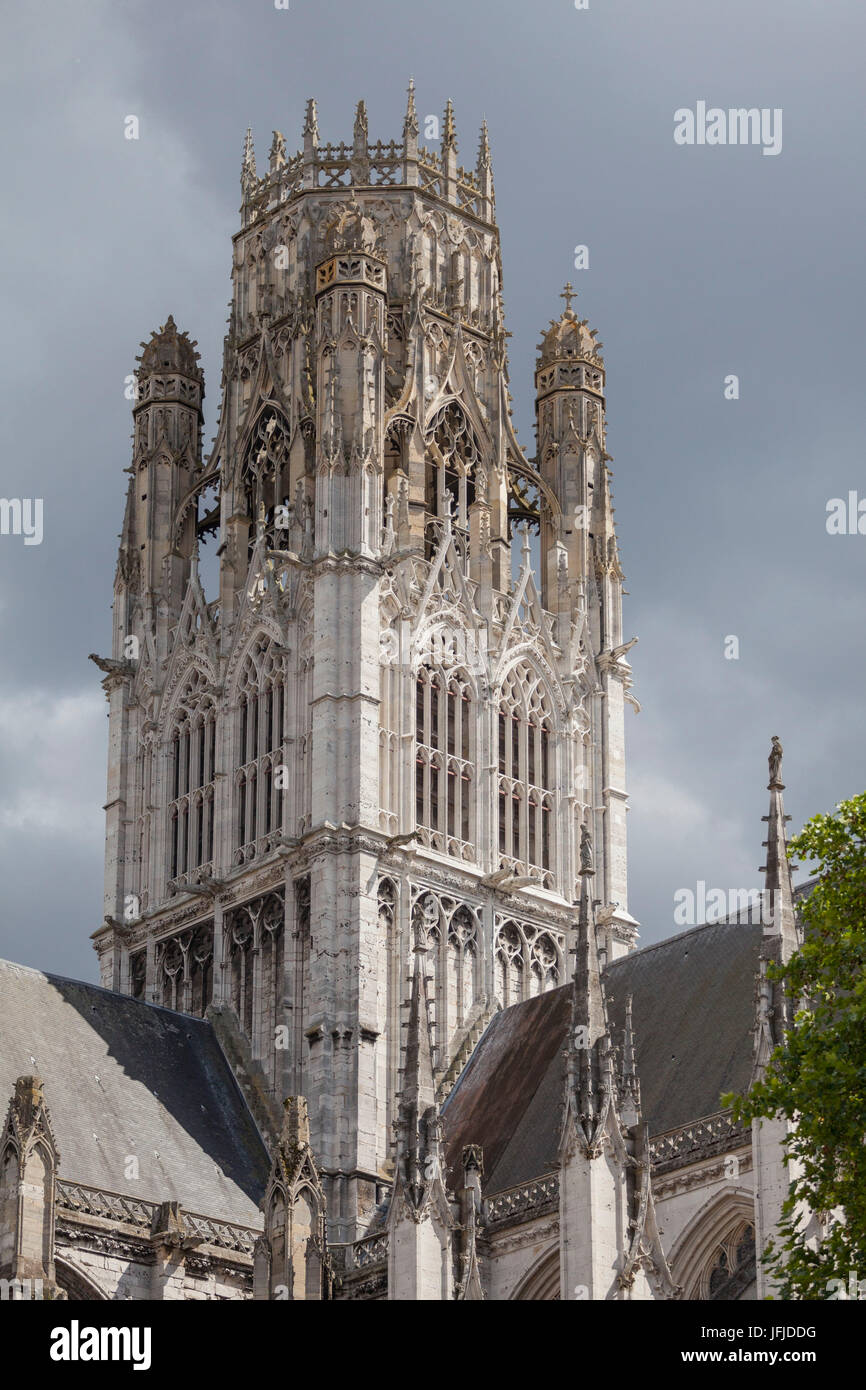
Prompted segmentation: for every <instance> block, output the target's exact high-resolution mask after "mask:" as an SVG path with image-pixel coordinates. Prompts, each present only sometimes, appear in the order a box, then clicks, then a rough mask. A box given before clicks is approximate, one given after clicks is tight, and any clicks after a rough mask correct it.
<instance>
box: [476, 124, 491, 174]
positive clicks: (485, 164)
mask: <svg viewBox="0 0 866 1390" xmlns="http://www.w3.org/2000/svg"><path fill="white" fill-rule="evenodd" d="M489 168H490V136H489V134H488V131H487V122H486V121H482V122H481V136H480V139H479V142H478V173H479V175H480V174H481V171H482V170H483V169H489Z"/></svg>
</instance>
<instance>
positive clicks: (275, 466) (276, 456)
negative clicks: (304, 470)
mask: <svg viewBox="0 0 866 1390" xmlns="http://www.w3.org/2000/svg"><path fill="white" fill-rule="evenodd" d="M290 439H291V432H290V429H289V422H288V421H287V419H286V417H285V415H284V414H283V412H282V411H281V410H280V409H279V408H278V407H277V406H276V405H273V404H270V403H269V404H268V405H266V406H265V407H264V408H263V409H262V410H261V411H260V412H259V415H258V418H257V419H256V422H255V424H254V425H253V429H252V433H251V435H250V437H249V440H248V441H247V447H246V451H245V453H244V464H243V470H242V473H241V483H242V486H243V495H244V505H245V507H246V513H247V516H248V517H249V518H250V521H251V523H252V524H251V526H250V534H249V551H250V554H252V548H253V546H254V544H255V540H256V527H257V523H258V520H259V516H260V513H261V509H262V508H264V518H265V534H266V536H267V538H268V544H269V545H270V546H271V547H272V548H274V549H278V548H279V546H280V535H279V533H277V532H276V531H275V528H274V522H275V509H276V507H277V506H278V505H280V504H283V505H287V504H288V501H289V492H290V480H289V443H290ZM282 541H285V535H283V536H282Z"/></svg>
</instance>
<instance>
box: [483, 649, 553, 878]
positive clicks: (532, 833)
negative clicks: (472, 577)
mask: <svg viewBox="0 0 866 1390" xmlns="http://www.w3.org/2000/svg"><path fill="white" fill-rule="evenodd" d="M496 747H497V773H498V837H499V856H500V868H510V869H513V870H514V871H515V872H517V873H520V874H527V873H534V874H537V875H538V877H539V878H540V880H541V882H542V884H543V885H544V887H546V888H551V889H552V888H554V887H555V870H556V864H555V836H554V815H555V791H554V787H555V769H554V765H553V764H554V742H553V712H552V709H551V706H550V700H549V697H548V695H547V692H546V690H545V688H544V685H543V683H542V681H541V679H540V678H539V676H538V675H537V673H536V672H535V671H534V670H533V669H532V667H531V666H530V665H529V664H528V662H519V663H518V664H517V666H515V667H512V669H511V671H510V672H509V673H508V675H507V676H506V678H505V681H504V683H503V686H502V690H501V693H500V697H499V704H498V709H497V731H496Z"/></svg>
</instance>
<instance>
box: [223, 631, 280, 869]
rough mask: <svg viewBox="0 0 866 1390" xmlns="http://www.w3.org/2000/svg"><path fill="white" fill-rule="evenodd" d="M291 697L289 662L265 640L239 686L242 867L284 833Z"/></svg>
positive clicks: (237, 790) (238, 845)
mask: <svg viewBox="0 0 866 1390" xmlns="http://www.w3.org/2000/svg"><path fill="white" fill-rule="evenodd" d="M285 695H286V672H285V660H284V658H283V657H282V656H280V655H278V654H277V653H276V652H275V651H274V645H273V643H272V642H271V641H270V640H269V639H268V638H266V637H261V638H259V639H258V640H257V641H256V642H255V643H254V644H253V646H252V647H251V648H250V650H249V652H248V653H247V655H246V657H245V658H244V662H243V666H242V668H241V674H240V680H239V682H238V698H237V716H236V718H237V749H238V752H237V770H236V774H235V786H234V796H235V817H234V823H235V834H234V839H235V851H234V861H235V863H236V864H244V863H247V862H248V861H249V860H252V859H255V858H256V857H259V856H261V855H262V854H266V853H267V852H268V851H269V850H271V849H273V848H274V846H275V845H276V844H277V842H278V839H279V836H280V834H281V832H282V829H283V818H284V801H285V795H286V777H287V768H286V763H285V756H284V755H285V744H284V737H285V732H284V730H285V717H286V711H285Z"/></svg>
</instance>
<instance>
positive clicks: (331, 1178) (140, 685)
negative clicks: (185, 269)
mask: <svg viewBox="0 0 866 1390" xmlns="http://www.w3.org/2000/svg"><path fill="white" fill-rule="evenodd" d="M241 188H242V195H243V201H242V209H241V227H240V230H239V231H238V232H237V233H236V235H235V237H234V256H233V277H232V278H233V296H232V306H231V317H230V320H229V329H228V333H227V336H226V339H225V348H224V358H223V372H222V382H221V392H222V400H221V408H220V418H219V427H218V430H217V434H216V438H215V441H214V445H213V448H212V450H211V452H210V454H209V455H208V456H207V457H206V458H205V457H203V455H202V449H201V425H202V397H203V395H204V384H203V376H202V372H201V370H200V368H199V366H198V355H197V353H196V352H195V344H194V343H191V342H190V341H189V339H188V338H187V336H186V335H185V334H184V333H181V332H179V331H178V329H177V327H176V326H175V324H174V321H173V320H172V319H171V318H169V319H168V320H167V322H166V323H165V325H164V327H163V328H162V329H161V330H160V331H159V332H157V333H154V334H153V336H152V338H151V340H150V341H149V342H148V343H147V344H146V345H144V348H143V352H142V355H141V357H140V359H139V369H138V373H137V394H136V400H135V404H134V409H133V417H134V422H135V434H134V447H133V459H132V465H131V467H130V469H129V470H128V471H129V473H130V482H129V493H128V499H127V505H126V517H125V521H124V527H123V533H122V539H121V546H120V555H119V561H118V568H117V577H116V581H115V590H114V639H113V643H114V644H113V652H112V656H111V658H110V659H102V658H98V659H97V661H98V664H99V665H100V666H101V668H102V669H103V670H104V671H105V673H106V674H105V680H104V686H105V689H106V693H107V695H108V699H109V703H110V724H109V728H110V753H109V775H108V782H109V786H108V801H107V836H106V881H105V921H104V924H103V926H102V927H101V928H100V929H99V930H98V931H97V932H96V933H95V937H94V939H95V944H96V949H97V951H98V953H99V958H100V963H101V970H102V979H103V983H104V984H106V985H108V986H110V987H113V988H116V989H120V990H122V991H126V992H128V993H131V994H133V995H136V996H138V997H140V998H143V999H146V1000H148V1001H149V1002H151V1003H155V1004H161V1005H163V1006H166V1007H169V1008H172V1009H177V1010H180V1011H184V1012H189V1013H193V1014H204V1013H205V1011H206V1010H207V1011H208V1013H209V1016H210V1017H212V1018H213V1019H214V1023H215V1026H217V1027H220V1028H222V1029H223V1030H224V1039H225V1042H226V1047H227V1050H228V1051H229V1054H230V1056H232V1058H233V1060H234V1061H235V1063H236V1069H237V1072H238V1075H239V1077H241V1079H242V1081H243V1084H245V1086H246V1087H247V1088H248V1091H254V1092H255V1094H256V1095H257V1097H258V1103H259V1110H258V1112H257V1113H258V1114H259V1115H260V1117H261V1118H260V1123H262V1125H263V1127H264V1128H265V1129H267V1128H268V1125H269V1123H270V1120H271V1119H272V1118H273V1116H274V1114H275V1112H276V1108H277V1105H278V1103H279V1102H280V1101H282V1099H283V1097H284V1096H285V1095H288V1094H292V1095H303V1096H305V1097H306V1098H307V1102H308V1106H309V1113H310V1124H311V1140H312V1144H313V1147H314V1150H315V1152H316V1154H317V1157H318V1160H319V1166H320V1170H321V1173H322V1178H323V1183H324V1186H325V1190H326V1193H327V1198H328V1205H329V1211H328V1223H329V1234H330V1238H331V1239H332V1240H337V1241H340V1240H343V1241H345V1240H351V1239H354V1238H356V1237H357V1236H358V1235H360V1234H362V1233H363V1232H364V1230H365V1229H366V1227H367V1226H368V1224H369V1221H370V1219H371V1216H372V1213H373V1211H374V1209H375V1207H376V1205H377V1203H378V1202H379V1201H380V1200H381V1197H382V1196H383V1194H384V1192H385V1190H386V1189H387V1187H388V1185H389V1184H390V1182H391V1181H392V1178H393V1171H394V1170H393V1163H394V1124H395V1121H396V1120H397V1118H398V1113H399V1104H398V1102H399V1094H400V1086H401V1071H402V1067H403V1062H404V1057H403V1046H402V1042H401V1021H402V1018H403V1014H402V1012H401V1006H402V1005H403V1004H404V1002H405V1001H406V1000H407V999H408V996H409V982H408V972H409V969H410V962H411V959H412V951H411V947H412V939H413V916H414V915H416V914H420V916H421V917H422V918H423V921H424V925H425V931H426V939H427V940H428V942H429V959H430V962H431V965H430V975H431V1003H432V1008H433V1017H434V1043H435V1056H434V1063H435V1069H436V1078H437V1085H438V1087H439V1092H440V1096H444V1094H446V1093H447V1091H448V1089H449V1087H450V1086H451V1085H452V1084H453V1082H454V1080H455V1079H456V1077H457V1076H458V1075H459V1072H460V1070H461V1069H462V1066H463V1064H464V1062H465V1061H466V1059H467V1057H468V1056H469V1053H470V1052H471V1050H472V1047H473V1046H474V1044H475V1042H476V1041H477V1039H478V1037H479V1036H480V1034H481V1032H482V1031H483V1029H484V1027H485V1026H486V1023H487V1021H488V1020H489V1018H490V1017H491V1014H492V1013H493V1011H495V1010H496V1009H498V1008H503V1007H507V1006H508V1005H509V1004H512V1003H514V1002H515V1001H517V1000H519V999H523V998H526V997H528V996H529V995H532V994H535V993H538V992H540V991H542V990H546V989H549V988H552V987H554V986H556V985H558V984H561V983H564V982H565V981H566V979H567V977H568V973H569V972H568V954H567V952H568V948H569V940H570V933H571V932H572V931H573V924H574V919H575V911H574V904H575V902H576V899H577V897H578V886H577V885H578V882H579V870H580V856H579V843H580V830H581V826H586V828H587V831H588V836H589V837H591V840H592V843H593V845H594V849H595V869H596V876H595V884H596V885H597V888H598V889H600V890H601V891H600V894H599V901H598V905H597V911H596V920H597V923H598V940H599V949H600V951H601V952H602V959H604V957H605V956H606V958H607V959H612V958H614V957H615V956H617V955H620V954H622V953H623V952H624V951H627V950H629V949H630V948H631V946H632V945H633V942H634V939H635V928H636V923H635V922H634V921H633V919H632V918H631V917H630V916H629V914H628V910H627V897H626V824H625V821H626V794H625V755H624V729H623V710H624V701H625V700H627V699H631V698H632V697H631V696H630V695H629V693H628V692H629V689H630V684H631V679H630V668H629V666H628V664H627V662H626V660H625V653H626V652H627V650H628V646H630V645H631V644H630V643H629V644H624V643H623V635H622V627H621V596H622V578H623V576H622V570H621V569H620V564H619V556H618V550H617V541H616V536H615V532H614V524H613V509H612V506H611V493H610V472H609V469H608V464H607V460H608V455H607V453H606V451H605V418H604V412H605V396H604V390H605V372H604V364H603V361H602V357H601V352H600V349H601V344H600V343H598V342H597V341H596V338H595V335H594V333H593V332H592V331H591V330H590V329H589V328H588V327H587V325H586V323H584V322H582V321H581V320H579V319H578V318H577V316H576V314H575V313H574V311H573V310H572V309H571V307H570V298H571V296H570V292H568V291H567V292H566V296H565V298H566V304H567V307H566V309H565V311H564V312H563V313H562V314H561V316H560V317H559V318H558V319H557V320H556V321H554V322H553V323H551V326H550V328H549V330H548V331H547V332H546V334H545V335H544V339H543V342H542V344H541V348H540V356H539V359H538V366H537V372H536V393H537V404H536V411H537V432H538V454H537V458H536V459H535V460H529V459H528V458H527V456H526V455H525V453H524V452H523V449H522V447H521V445H520V444H519V443H518V440H517V438H516V435H515V432H514V427H513V425H512V420H511V409H510V396H509V391H508V387H507V365H506V332H505V324H504V319H503V309H502V297H501V264H500V249H499V234H498V231H497V227H496V222H495V215H494V194H493V177H492V170H491V162H490V151H489V147H488V141H487V132H486V128H482V132H481V142H480V148H479V153H478V161H477V165H476V167H475V169H474V170H467V169H464V168H463V167H462V166H460V165H458V162H457V139H456V132H455V127H454V117H453V112H452V110H451V105H450V103H449V104H448V107H447V109H446V113H445V118H444V124H443V127H442V139H441V145H440V150H439V152H438V153H434V152H432V151H430V150H426V149H423V148H419V145H418V120H417V115H416V111H415V101H414V93H413V91H412V89H411V88H410V93H409V103H408V109H407V113H406V119H405V123H404V127H403V138H402V140H400V141H390V142H382V141H375V142H373V141H370V140H369V139H368V132H367V116H366V111H365V108H364V105H363V103H361V104H360V105H359V106H358V110H357V115H356V118H355V128H354V138H353V141H352V143H351V144H336V145H333V144H324V143H322V142H320V140H319V134H318V127H317V119H316V108H315V104H314V103H313V102H310V103H309V105H308V108H307V117H306V122H305V126H304V143H303V149H302V151H301V152H299V153H298V154H296V155H293V156H287V154H286V148H285V142H284V140H283V137H282V136H281V135H280V134H279V133H277V134H275V135H274V139H273V143H272V145H271V150H270V160H269V166H268V170H267V172H266V173H264V174H263V175H262V176H261V177H260V176H259V175H258V174H257V172H256V164H255V156H254V153H253V146H252V140H251V138H250V136H249V135H248V136H247V143H246V149H245V152H244V160H243V169H242V174H241ZM214 551H215V554H216V556H218V564H219V593H218V596H217V595H216V594H214V595H206V592H205V587H204V585H203V581H202V576H204V575H205V571H206V567H207V563H208V562H207V558H206V557H207V555H208V554H209V553H212V552H214ZM200 568H201V574H200Z"/></svg>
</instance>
